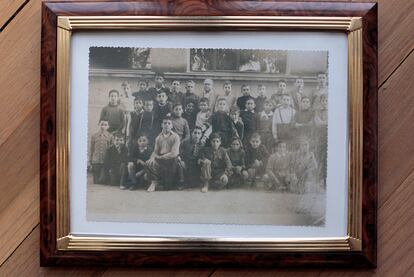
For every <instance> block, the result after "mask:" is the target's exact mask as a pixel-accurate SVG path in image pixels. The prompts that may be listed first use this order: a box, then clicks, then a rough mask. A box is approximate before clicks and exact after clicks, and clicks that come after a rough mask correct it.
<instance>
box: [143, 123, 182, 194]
mask: <svg viewBox="0 0 414 277" xmlns="http://www.w3.org/2000/svg"><path fill="white" fill-rule="evenodd" d="M172 128H173V125H172V119H171V117H168V116H167V117H165V118H164V119H163V120H162V131H161V133H160V134H159V135H158V136H157V138H156V139H155V147H154V152H153V153H152V155H151V157H150V159H149V160H148V161H147V162H146V163H145V168H146V172H147V175H148V179H149V180H150V181H151V184H150V186H149V187H148V189H147V191H148V192H153V191H155V189H156V187H157V186H158V185H159V184H160V183H162V185H164V186H165V187H167V188H171V187H172V184H173V183H174V182H175V181H176V178H175V177H176V175H177V173H178V170H177V166H178V155H179V154H180V137H179V136H178V135H177V134H176V133H174V132H173V131H172Z"/></svg>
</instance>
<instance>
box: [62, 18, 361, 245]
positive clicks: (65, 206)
mask: <svg viewBox="0 0 414 277" xmlns="http://www.w3.org/2000/svg"><path fill="white" fill-rule="evenodd" d="M57 25H58V27H57V80H56V82H57V86H56V87H57V91H56V94H57V103H56V104H57V107H56V122H57V132H56V148H57V151H56V175H57V180H56V186H57V187H56V207H57V211H56V217H57V218H56V221H57V226H56V227H57V249H58V250H62V251H75V250H76V251H110V250H139V251H160V250H161V251H162V250H174V251H190V250H191V251H194V250H197V251H232V252H238V251H239V252H326V251H330V252H332V251H337V252H349V251H361V249H362V239H361V238H362V237H361V229H362V142H363V135H362V134H363V129H362V128H363V70H362V69H363V68H362V58H363V57H362V19H361V18H360V17H356V18H355V17H305V16H289V17H279V16H264V17H263V16H211V17H179V16H178V17H174V16H65V17H62V16H59V17H58V24H57ZM207 27H208V28H227V27H229V29H231V30H234V31H237V30H269V29H271V30H284V29H292V30H310V29H313V30H337V31H343V32H346V33H347V34H348V103H349V104H348V105H349V107H348V114H349V119H348V122H349V123H348V128H349V130H348V133H349V134H348V142H349V145H348V147H349V149H348V151H349V153H348V218H347V235H346V236H345V237H341V238H315V239H309V238H275V239H251V238H232V239H200V238H164V237H116V236H110V237H103V236H79V235H73V234H71V233H70V228H69V226H70V214H69V200H70V199H69V170H70V169H69V158H70V128H69V127H70V124H69V120H70V74H69V73H70V62H69V61H70V42H71V34H72V31H74V30H111V29H123V30H176V29H180V30H183V29H186V28H191V29H192V30H194V29H199V30H203V29H206V28H207Z"/></svg>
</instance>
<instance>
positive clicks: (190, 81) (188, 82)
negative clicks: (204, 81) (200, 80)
mask: <svg viewBox="0 0 414 277" xmlns="http://www.w3.org/2000/svg"><path fill="white" fill-rule="evenodd" d="M186 84H193V85H195V83H194V81H193V80H188V81H187V82H186Z"/></svg>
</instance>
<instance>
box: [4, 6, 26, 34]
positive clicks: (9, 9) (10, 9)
mask: <svg viewBox="0 0 414 277" xmlns="http://www.w3.org/2000/svg"><path fill="white" fill-rule="evenodd" d="M25 1H26V0H7V1H2V3H0V30H2V29H3V28H4V25H5V24H6V22H7V21H8V20H10V18H11V17H12V16H13V15H14V14H15V13H16V12H17V10H18V9H19V8H20V7H21V6H22V5H23V4H24V2H25Z"/></svg>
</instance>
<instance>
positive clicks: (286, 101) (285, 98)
mask: <svg viewBox="0 0 414 277" xmlns="http://www.w3.org/2000/svg"><path fill="white" fill-rule="evenodd" d="M282 105H283V106H285V107H287V106H289V105H290V97H289V96H288V95H284V96H283V97H282Z"/></svg>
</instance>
